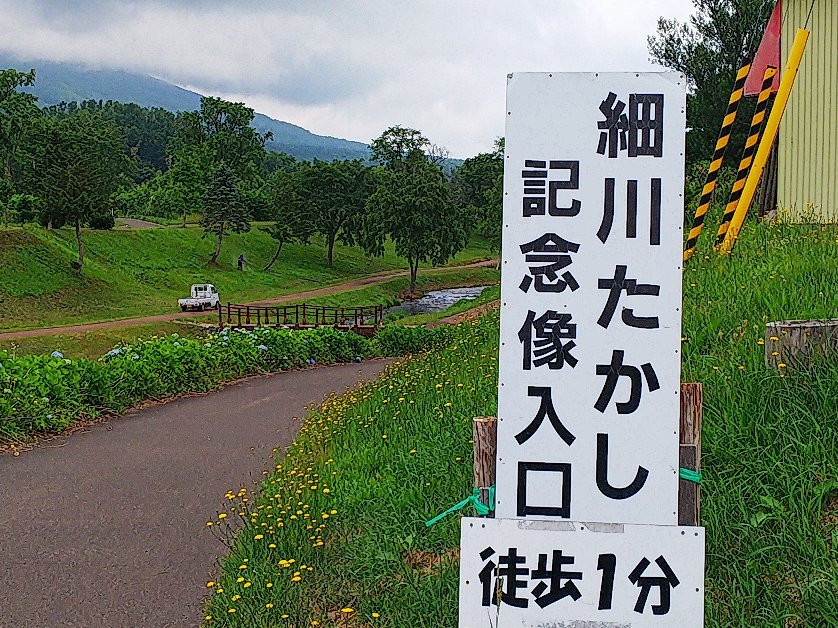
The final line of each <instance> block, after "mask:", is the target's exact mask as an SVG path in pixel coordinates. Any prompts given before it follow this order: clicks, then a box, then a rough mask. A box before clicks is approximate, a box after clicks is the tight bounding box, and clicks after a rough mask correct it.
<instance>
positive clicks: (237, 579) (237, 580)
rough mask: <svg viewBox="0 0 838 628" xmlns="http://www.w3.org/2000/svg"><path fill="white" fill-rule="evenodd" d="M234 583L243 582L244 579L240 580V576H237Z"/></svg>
mask: <svg viewBox="0 0 838 628" xmlns="http://www.w3.org/2000/svg"><path fill="white" fill-rule="evenodd" d="M236 582H244V578H242V577H241V576H239V577H238V578H236Z"/></svg>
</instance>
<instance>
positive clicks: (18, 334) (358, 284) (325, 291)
mask: <svg viewBox="0 0 838 628" xmlns="http://www.w3.org/2000/svg"><path fill="white" fill-rule="evenodd" d="M495 265H497V260H484V261H481V262H473V263H471V264H463V265H462V266H443V267H440V268H433V269H429V270H425V271H423V272H425V273H444V272H447V271H451V270H457V269H461V268H487V267H492V266H495ZM408 274H409V271H407V270H401V271H398V272H395V273H384V274H381V275H371V276H369V277H361V278H360V279H353V280H351V281H346V282H344V283H340V284H336V285H333V286H326V287H325V288H317V289H315V290H307V291H305V292H297V293H295V294H286V295H283V296H281V297H275V298H272V299H264V300H262V301H252V302H251V303H245V304H244V305H272V304H275V303H287V302H289V301H297V300H300V299H310V298H313V297H322V296H328V295H330V294H337V293H338V292H346V291H347V290H357V289H358V288H363V287H364V286H372V285H375V284H379V283H384V282H385V281H390V280H391V279H396V278H398V277H405V276H407V275H408ZM359 305H365V304H364V303H360V304H359ZM206 315H207V312H171V313H169V314H156V315H154V316H140V317H136V318H124V319H121V320H118V321H104V322H102V323H85V324H82V325H66V326H63V327H44V328H42V329H27V330H24V331H8V332H5V333H0V340H14V339H15V338H31V337H33V336H49V335H52V334H73V333H76V332H81V331H91V330H94V329H109V328H113V327H130V326H132V325H142V324H143V323H155V322H160V321H173V320H177V319H182V318H192V317H195V316H206Z"/></svg>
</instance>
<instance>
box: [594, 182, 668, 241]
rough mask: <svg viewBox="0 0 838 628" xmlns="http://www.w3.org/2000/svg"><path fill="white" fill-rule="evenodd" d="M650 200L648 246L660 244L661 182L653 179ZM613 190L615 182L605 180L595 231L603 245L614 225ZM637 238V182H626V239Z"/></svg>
mask: <svg viewBox="0 0 838 628" xmlns="http://www.w3.org/2000/svg"><path fill="white" fill-rule="evenodd" d="M650 188H651V199H650V202H649V244H651V245H653V246H658V245H660V243H661V180H660V179H658V178H653V179H652V180H651V182H650ZM614 189H615V180H614V179H613V178H612V177H606V179H605V191H604V194H603V207H602V222H601V223H600V225H599V229H598V230H597V234H596V235H597V237H598V238H599V240H600V242H602V243H603V244H605V242H606V241H607V240H608V236H609V235H610V234H611V227H612V225H613V224H614ZM636 237H637V180H636V179H629V180H628V181H626V238H636Z"/></svg>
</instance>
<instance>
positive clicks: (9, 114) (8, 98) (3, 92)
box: [0, 70, 39, 201]
mask: <svg viewBox="0 0 838 628" xmlns="http://www.w3.org/2000/svg"><path fill="white" fill-rule="evenodd" d="M34 82H35V70H31V71H29V72H18V71H17V70H0V158H2V160H3V180H4V181H5V182H6V187H7V189H8V192H9V193H14V186H13V184H12V168H13V164H14V162H15V158H16V154H17V149H18V146H19V145H20V142H21V138H22V136H23V134H24V131H25V129H26V127H27V125H28V124H29V123H30V121H31V120H32V118H34V117H35V116H37V115H39V111H38V106H37V104H36V101H37V99H36V98H35V96H33V95H32V94H27V93H25V92H21V91H18V90H19V89H20V88H21V87H27V86H30V85H32V84H33V83H34ZM7 198H8V195H7V196H5V197H4V198H3V199H0V200H2V201H6V200H7Z"/></svg>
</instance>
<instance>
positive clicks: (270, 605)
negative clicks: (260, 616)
mask: <svg viewBox="0 0 838 628" xmlns="http://www.w3.org/2000/svg"><path fill="white" fill-rule="evenodd" d="M273 607H274V605H273V604H271V603H270V602H268V603H267V604H265V608H273Z"/></svg>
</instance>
